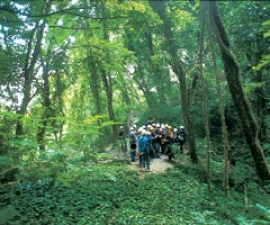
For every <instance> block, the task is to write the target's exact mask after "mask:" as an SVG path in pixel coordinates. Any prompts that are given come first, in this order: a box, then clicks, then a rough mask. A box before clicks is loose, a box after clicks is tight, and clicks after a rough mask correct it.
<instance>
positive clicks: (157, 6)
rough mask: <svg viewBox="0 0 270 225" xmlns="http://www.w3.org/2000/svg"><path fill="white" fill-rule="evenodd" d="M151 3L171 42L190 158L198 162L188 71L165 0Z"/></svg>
mask: <svg viewBox="0 0 270 225" xmlns="http://www.w3.org/2000/svg"><path fill="white" fill-rule="evenodd" d="M150 5H151V6H152V8H153V9H154V10H155V11H156V12H157V13H158V15H159V17H160V18H161V19H162V21H163V27H164V31H165V35H166V38H167V41H168V43H169V52H170V54H171V66H172V70H173V71H174V73H175V74H176V76H177V78H178V80H179V85H180V92H181V107H182V114H183V119H184V124H185V126H186V128H187V130H188V133H189V135H188V144H189V153H190V158H191V161H192V162H194V163H197V162H198V155H197V152H196V147H195V146H196V145H195V137H194V133H193V126H192V122H191V121H190V118H189V105H188V96H187V87H186V72H185V70H184V68H183V66H182V63H181V61H180V59H179V56H178V52H177V51H178V49H177V47H176V45H175V43H174V38H173V35H172V32H171V24H170V21H169V19H168V17H167V15H166V10H165V8H166V7H165V1H151V2H150Z"/></svg>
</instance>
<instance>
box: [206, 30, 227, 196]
mask: <svg viewBox="0 0 270 225" xmlns="http://www.w3.org/2000/svg"><path fill="white" fill-rule="evenodd" d="M209 44H210V48H211V54H212V59H213V67H214V74H215V77H216V90H217V93H218V100H219V109H220V118H221V124H222V136H223V148H224V168H223V173H224V178H223V186H224V196H225V197H228V193H229V165H230V163H229V155H230V151H231V150H230V146H229V141H228V132H227V126H226V117H225V104H224V101H223V98H222V89H221V86H220V78H219V74H218V69H217V61H216V55H215V51H214V46H213V40H212V38H211V34H210V38H209Z"/></svg>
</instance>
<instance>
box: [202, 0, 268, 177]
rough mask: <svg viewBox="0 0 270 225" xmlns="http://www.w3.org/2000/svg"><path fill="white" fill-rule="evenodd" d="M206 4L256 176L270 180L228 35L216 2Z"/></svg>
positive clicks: (256, 126)
mask: <svg viewBox="0 0 270 225" xmlns="http://www.w3.org/2000/svg"><path fill="white" fill-rule="evenodd" d="M207 3H208V4H207V5H208V12H209V19H210V23H211V25H212V27H213V30H214V33H215V35H216V39H217V42H218V45H219V48H220V51H221V55H222V60H223V64H224V70H225V74H226V79H227V82H228V86H229V90H230V92H231V95H232V100H233V102H234V106H235V109H236V110H237V113H238V117H239V119H240V123H241V125H242V128H243V133H244V135H245V138H246V141H247V144H248V146H249V148H250V151H251V154H252V156H253V160H254V163H255V167H256V170H257V174H258V176H259V177H260V178H261V179H262V180H270V172H269V168H268V165H267V161H266V159H265V156H264V153H263V150H262V147H261V145H260V141H259V137H258V129H259V127H258V124H257V121H256V119H255V117H254V113H253V111H252V108H251V105H250V102H249V101H248V99H247V97H246V95H245V92H244V90H243V84H242V80H241V74H240V67H239V65H238V63H237V61H236V59H235V57H234V55H233V54H232V52H231V49H230V43H229V38H228V34H227V31H226V29H225V27H224V24H223V21H222V19H221V16H220V13H219V11H218V8H217V3H216V1H212V2H207Z"/></svg>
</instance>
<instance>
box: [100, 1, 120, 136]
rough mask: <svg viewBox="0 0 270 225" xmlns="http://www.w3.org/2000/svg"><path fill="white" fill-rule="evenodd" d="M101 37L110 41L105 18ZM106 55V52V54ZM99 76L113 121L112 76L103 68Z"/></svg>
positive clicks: (113, 131)
mask: <svg viewBox="0 0 270 225" xmlns="http://www.w3.org/2000/svg"><path fill="white" fill-rule="evenodd" d="M104 7H105V5H103V4H102V15H103V16H104V17H105V8H104ZM102 25H103V37H104V40H106V41H110V39H109V35H108V33H107V30H108V28H107V21H106V19H104V20H103V23H102ZM107 55H108V54H107ZM107 58H108V59H109V57H107ZM101 76H102V81H103V85H104V87H105V91H106V95H107V107H108V114H109V118H110V120H111V121H113V122H115V115H114V110H113V89H112V88H113V85H112V78H111V74H110V72H106V71H105V70H104V69H102V70H101ZM117 134H118V133H117V126H116V125H113V126H112V137H113V139H116V138H117Z"/></svg>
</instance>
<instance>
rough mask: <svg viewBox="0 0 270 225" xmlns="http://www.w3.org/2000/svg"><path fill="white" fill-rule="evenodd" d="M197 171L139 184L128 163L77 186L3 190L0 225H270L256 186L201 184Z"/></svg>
mask: <svg viewBox="0 0 270 225" xmlns="http://www.w3.org/2000/svg"><path fill="white" fill-rule="evenodd" d="M199 171H200V170H199V169H196V166H194V167H193V168H190V170H188V168H187V167H186V168H185V167H181V166H180V167H175V168H173V169H170V170H168V171H167V172H166V173H162V174H148V175H146V176H145V177H144V179H139V175H138V173H137V172H136V171H133V170H130V169H128V168H127V166H126V163H123V162H120V161H118V162H117V161H114V162H110V163H106V164H101V165H99V166H96V167H95V166H94V167H93V168H92V170H91V171H88V173H85V174H84V176H83V177H82V178H81V179H80V180H77V181H76V182H75V183H73V185H71V186H70V185H68V186H67V185H64V183H61V182H59V181H54V182H52V179H51V178H47V179H43V180H39V181H37V182H30V181H29V182H27V181H24V182H21V183H19V184H17V185H13V186H9V187H5V188H1V193H0V194H1V196H2V197H1V198H2V199H1V203H0V207H1V208H0V209H1V210H0V218H1V221H0V224H7V225H12V224H13V225H15V224H29V225H32V224H33V225H34V224H35V225H36V224H39V225H43V224H44V225H45V224H46V225H47V224H57V225H61V224H63V225H64V224H65V225H67V224H78V225H84V224H85V225H107V224H109V225H125V224H126V225H138V224H151V225H152V224H153V225H162V224H166V225H168V224H169V225H179V224H184V225H185V224H187V225H192V224H194V225H200V224H202V225H205V224H215V225H217V224H222V225H231V224H241V225H244V224H257V225H259V224H269V223H270V219H269V215H270V213H269V208H267V207H269V205H270V200H269V196H267V195H266V194H264V193H263V192H262V191H260V188H259V186H258V185H257V184H256V183H248V184H246V193H243V192H238V191H237V190H233V189H232V190H231V191H230V196H229V197H228V198H227V199H225V198H224V196H223V191H222V188H220V187H219V186H216V185H214V184H213V185H212V189H211V190H208V189H207V184H206V183H205V182H203V179H200V177H201V176H204V175H205V174H200V172H199Z"/></svg>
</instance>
